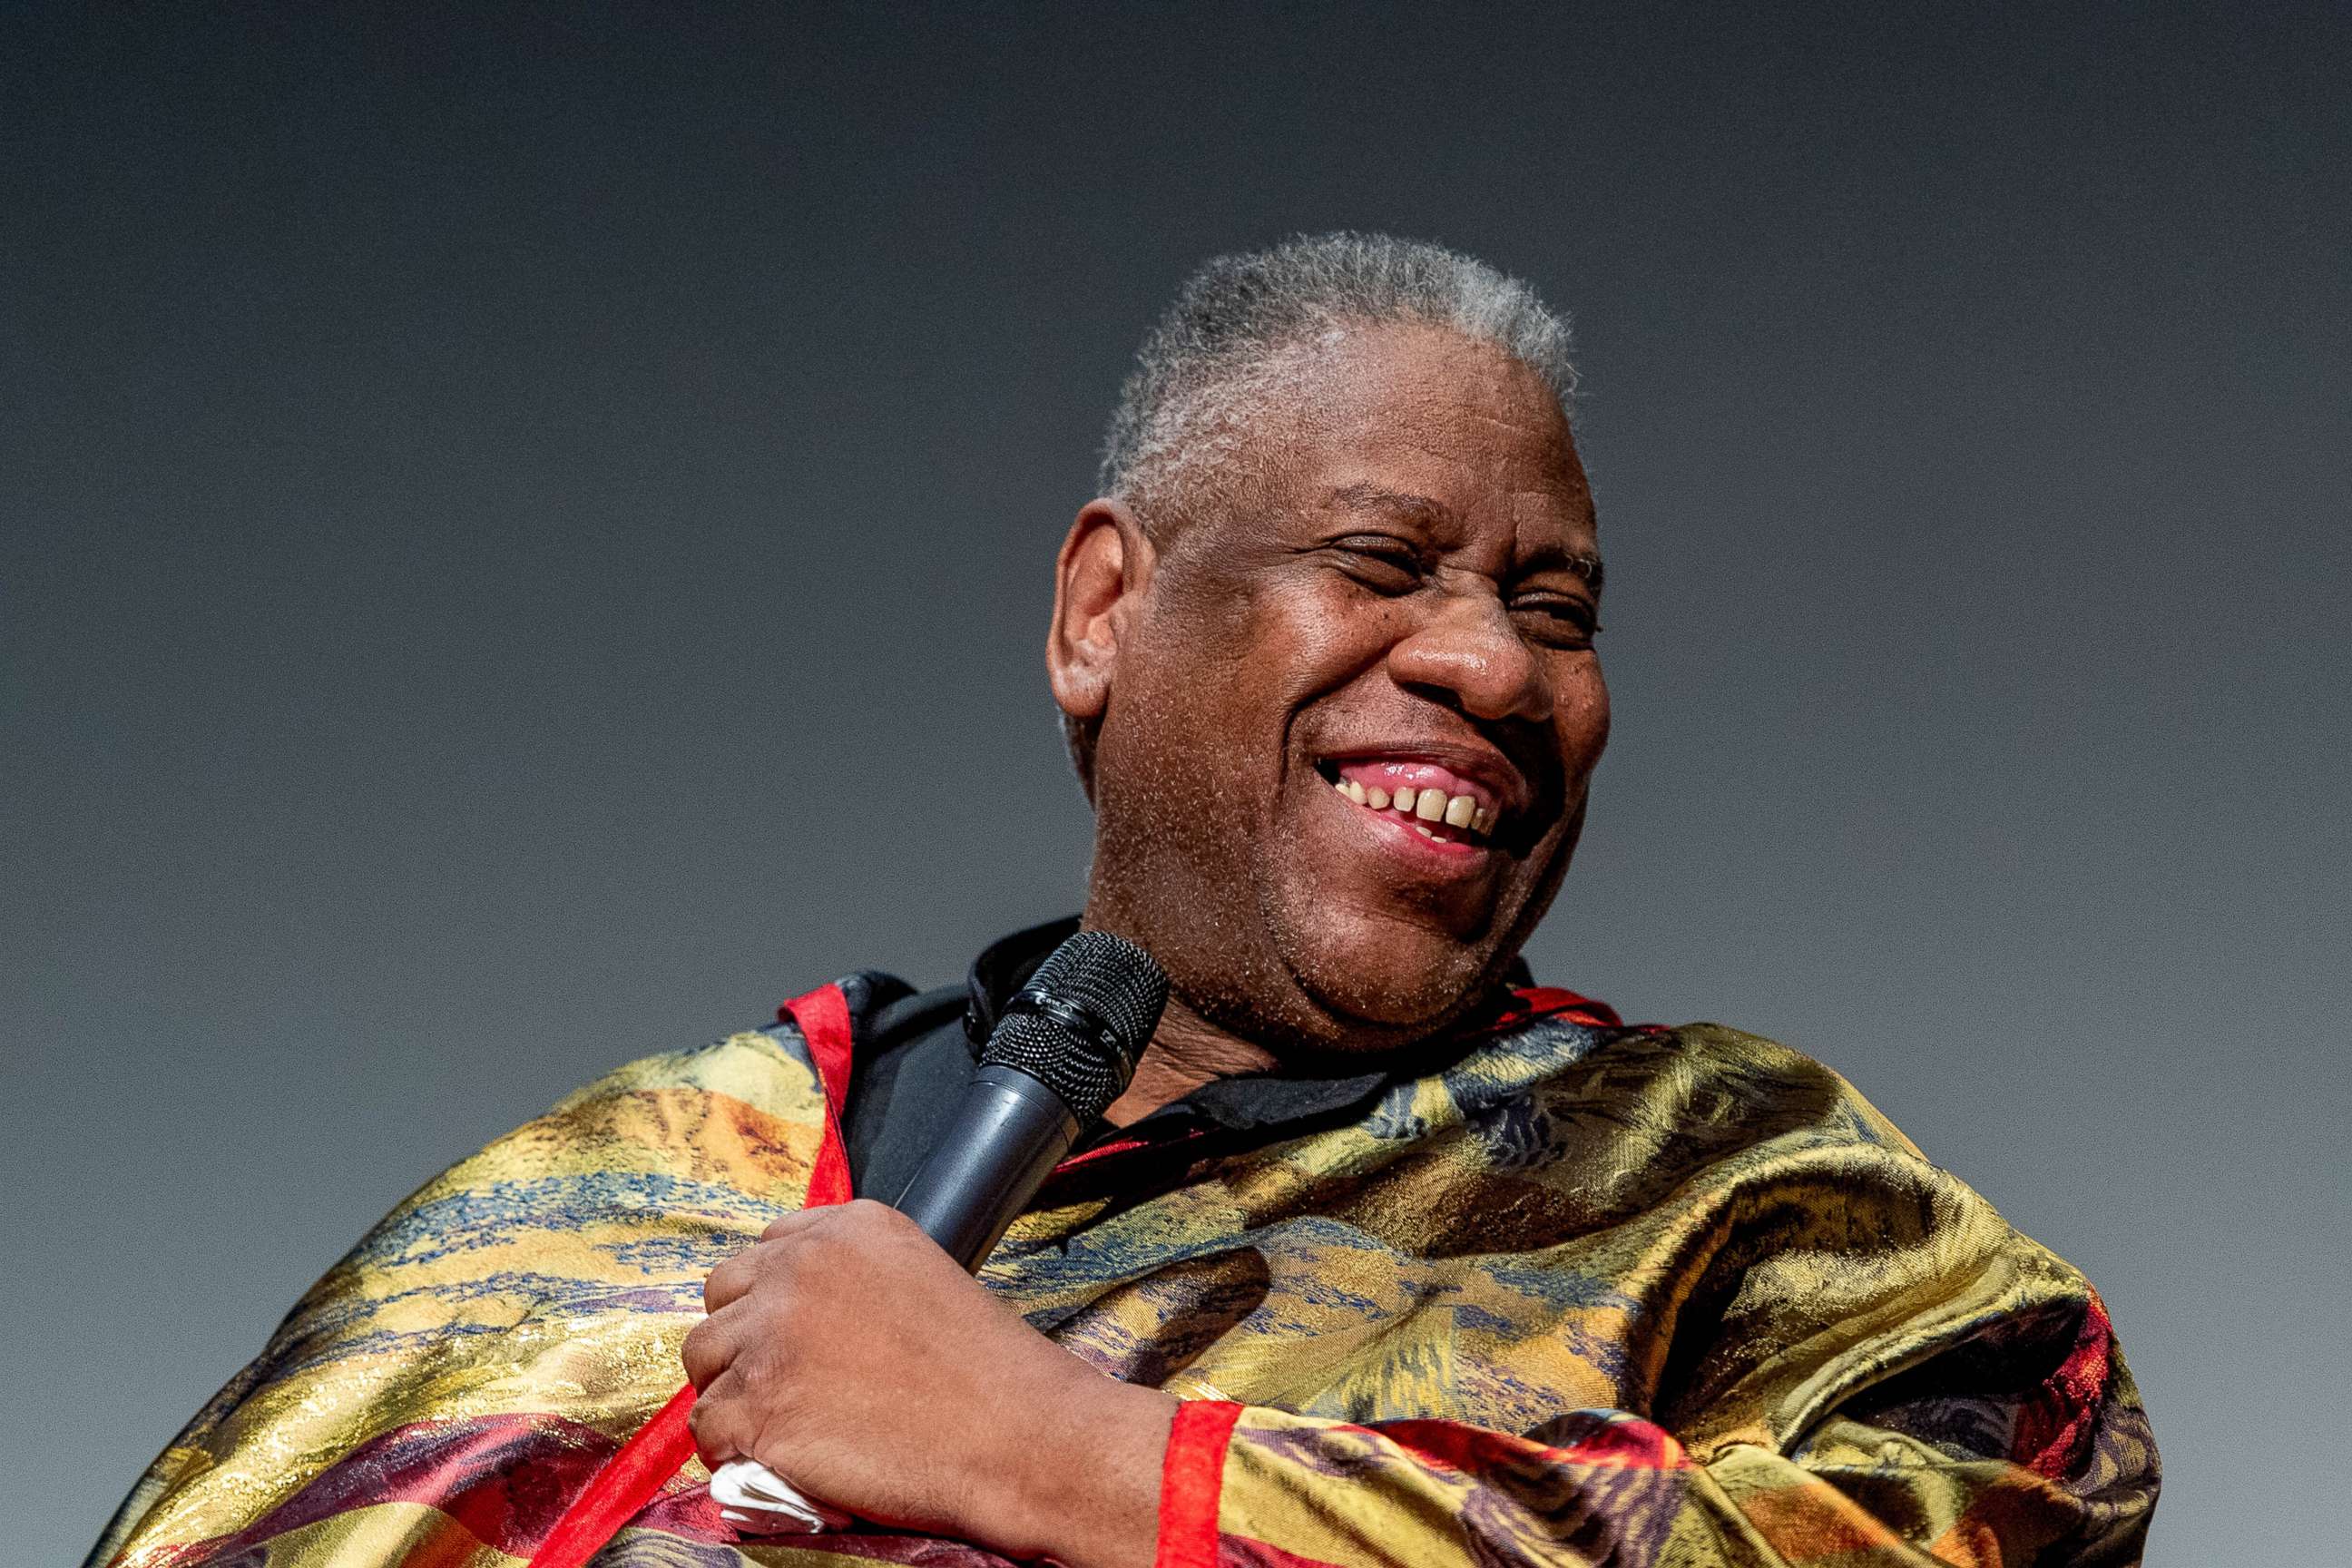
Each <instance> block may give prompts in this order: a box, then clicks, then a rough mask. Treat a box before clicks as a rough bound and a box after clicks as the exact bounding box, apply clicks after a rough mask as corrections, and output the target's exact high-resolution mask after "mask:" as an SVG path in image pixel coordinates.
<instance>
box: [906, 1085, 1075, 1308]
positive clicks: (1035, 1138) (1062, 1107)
mask: <svg viewBox="0 0 2352 1568" xmlns="http://www.w3.org/2000/svg"><path fill="white" fill-rule="evenodd" d="M1077 1136H1078V1119H1077V1118H1076V1117H1075V1116H1073V1115H1072V1114H1071V1113H1070V1108H1069V1106H1068V1105H1066V1104H1065V1103H1064V1102H1063V1100H1062V1097H1061V1096H1060V1095H1058V1094H1056V1093H1055V1092H1054V1091H1053V1090H1052V1089H1048V1088H1046V1087H1045V1085H1044V1084H1042V1083H1040V1082H1038V1081H1037V1080H1036V1079H1034V1078H1032V1077H1030V1076H1029V1075H1028V1074H1027V1073H1025V1072H1023V1071H1022V1070H1021V1069H1020V1068H1013V1067H1003V1066H998V1067H984V1068H981V1069H980V1070H979V1071H978V1072H975V1073H974V1074H972V1078H971V1088H970V1089H966V1090H965V1091H964V1097H963V1102H962V1103H961V1105H959V1106H958V1107H957V1108H956V1113H955V1119H954V1120H953V1121H950V1122H949V1123H948V1125H947V1127H946V1128H945V1130H944V1131H942V1132H941V1133H940V1138H939V1141H938V1142H936V1143H935V1144H933V1145H932V1148H931V1152H930V1154H929V1157H928V1158H926V1159H925V1160H924V1161H923V1163H922V1164H921V1166H920V1167H919V1168H918V1169H917V1170H916V1172H915V1173H914V1175H913V1177H912V1178H910V1179H909V1180H908V1183H907V1188H906V1191H904V1192H902V1193H900V1194H898V1202H896V1203H894V1204H892V1205H890V1206H891V1207H893V1208H895V1209H897V1210H898V1212H899V1213H900V1214H903V1215H906V1216H907V1217H908V1219H911V1220H913V1221H914V1222H915V1223H916V1224H917V1225H919V1226H922V1228H923V1234H924V1235H925V1236H928V1237H930V1238H931V1239H932V1240H933V1241H936V1242H938V1243H939V1244H940V1250H942V1251H944V1252H945V1253H946V1254H947V1255H948V1256H949V1257H950V1258H954V1259H955V1260H956V1261H957V1262H958V1263H961V1264H962V1265H963V1267H964V1270H965V1272H967V1273H971V1272H975V1271H977V1270H978V1269H979V1268H980V1266H981V1265H982V1263H985V1262H986V1261H988V1255H989V1254H990V1253H992V1252H993V1251H995V1250H996V1244H997V1242H998V1241H999V1240H1001V1239H1002V1238H1003V1235H1004V1232H1005V1230H1006V1228H1007V1227H1008V1226H1011V1225H1012V1224H1013V1220H1014V1219H1015V1218H1017V1217H1018V1216H1019V1215H1020V1213H1021V1211H1022V1210H1023V1209H1024V1208H1026V1207H1028V1206H1029V1200H1030V1199H1031V1198H1032V1197H1034V1196H1035V1195H1036V1193H1037V1189H1038V1188H1039V1187H1041V1186H1043V1185H1045V1178H1046V1177H1047V1176H1048V1175H1050V1174H1052V1173H1053V1170H1054V1167H1055V1165H1057V1164H1059V1163H1061V1160H1062V1156H1063V1155H1064V1154H1066V1153H1067V1152H1069V1148H1070V1145H1071V1143H1072V1142H1075V1141H1076V1138H1077Z"/></svg>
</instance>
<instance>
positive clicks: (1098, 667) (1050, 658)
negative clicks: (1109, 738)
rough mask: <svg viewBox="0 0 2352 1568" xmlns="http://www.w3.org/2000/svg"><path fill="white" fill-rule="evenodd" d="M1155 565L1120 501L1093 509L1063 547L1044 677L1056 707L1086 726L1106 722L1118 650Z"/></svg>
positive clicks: (1082, 513)
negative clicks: (1048, 682) (1096, 721)
mask: <svg viewBox="0 0 2352 1568" xmlns="http://www.w3.org/2000/svg"><path fill="white" fill-rule="evenodd" d="M1151 564H1152V558H1151V542H1150V540H1148V539H1146V538H1145V537H1144V535H1143V530H1142V529H1141V528H1140V527H1139V525H1138V524H1137V522H1136V521H1135V516H1134V514H1133V513H1132V512H1130V511H1129V510H1128V509H1127V507H1126V505H1125V503H1123V502H1120V501H1117V500H1107V499H1104V500H1091V501H1088V502H1087V504H1086V506H1085V507H1083V508H1082V509H1080V510H1079V512H1078V515H1077V518H1076V521H1073V522H1072V523H1071V524H1070V531H1069V534H1068V536H1067V537H1066V538H1065V539H1064V540H1063V541H1062V552H1061V555H1060V557H1059V558H1058V559H1057V560H1056V562H1055V573H1054V619H1053V624H1052V626H1051V627H1050V628H1049V630H1048V631H1047V633H1046V637H1045V672H1046V675H1047V678H1048V679H1050V680H1051V682H1052V684H1053V688H1054V700H1055V702H1056V703H1058V704H1059V705H1060V706H1061V710H1062V711H1063V712H1064V713H1066V714H1067V715H1069V716H1070V717H1071V718H1072V719H1075V720H1076V721H1079V722H1081V723H1091V722H1092V721H1095V720H1097V719H1099V718H1101V717H1102V713H1103V710H1104V709H1105V708H1106V707H1107V706H1108V704H1109V701H1110V686H1111V675H1112V671H1113V670H1114V668H1116V667H1117V665H1118V651H1119V642H1120V639H1121V637H1123V636H1125V635H1126V632H1127V629H1128V626H1129V623H1130V621H1131V620H1132V612H1133V607H1134V605H1135V602H1136V599H1137V597H1138V596H1139V595H1140V594H1141V593H1142V592H1143V590H1144V588H1145V587H1146V585H1147V584H1149V583H1150V576H1151Z"/></svg>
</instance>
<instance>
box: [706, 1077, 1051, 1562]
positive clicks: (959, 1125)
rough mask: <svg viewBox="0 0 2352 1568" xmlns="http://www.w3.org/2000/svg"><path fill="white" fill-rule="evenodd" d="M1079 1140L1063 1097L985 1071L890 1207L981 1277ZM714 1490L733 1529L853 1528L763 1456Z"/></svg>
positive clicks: (721, 1473) (727, 1468) (723, 1474)
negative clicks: (1015, 1223) (981, 1270)
mask: <svg viewBox="0 0 2352 1568" xmlns="http://www.w3.org/2000/svg"><path fill="white" fill-rule="evenodd" d="M1077 1136H1078V1119H1077V1118H1076V1117H1075V1116H1073V1115H1072V1114H1070V1108H1069V1106H1068V1105H1067V1104H1066V1103H1065V1102H1064V1101H1063V1100H1062V1097H1061V1096H1060V1095H1058V1094H1056V1093H1055V1092H1054V1091H1053V1090H1052V1089H1048V1088H1046V1087H1045V1085H1044V1084H1042V1083H1040V1082H1038V1081H1037V1080H1036V1079H1034V1078H1032V1077H1030V1076H1029V1075H1028V1074H1027V1073H1025V1072H1023V1071H1022V1070H1021V1069H1020V1068H1011V1067H1002V1066H998V1067H984V1068H981V1069H980V1070H979V1071H978V1072H975V1073H974V1074H972V1078H971V1088H970V1089H966V1090H965V1091H964V1097H963V1102H962V1103H961V1105H959V1106H958V1107H957V1108H956V1113H955V1118H954V1120H953V1121H950V1122H949V1123H948V1125H947V1128H946V1130H945V1131H943V1132H942V1133H941V1135H940V1141H939V1142H938V1143H936V1144H935V1145H933V1147H932V1149H931V1152H930V1154H929V1156H928V1157H926V1158H925V1160H924V1161H923V1163H922V1164H921V1166H920V1167H919V1168H918V1169H917V1170H916V1172H915V1174H914V1176H913V1177H912V1178H911V1179H910V1180H909V1181H908V1183H907V1188H906V1191H904V1192H902V1193H900V1194H898V1202H897V1203H895V1204H893V1205H890V1206H891V1207H893V1208H895V1209H897V1210H898V1212H899V1213H900V1214H903V1215H906V1216H907V1217H908V1218H909V1219H911V1220H913V1221H914V1222H915V1223H916V1224H917V1225H919V1226H922V1229H923V1234H924V1235H925V1236H928V1237H930V1238H931V1239H932V1240H933V1241H936V1242H938V1243H939V1244H940V1249H941V1250H942V1251H944V1252H946V1253H947V1255H948V1256H949V1257H950V1258H954V1259H955V1260H956V1261H957V1262H958V1263H961V1265H963V1267H964V1269H965V1271H966V1272H967V1273H969V1272H971V1271H973V1270H976V1269H978V1268H980V1266H981V1265H982V1263H984V1262H986V1261H987V1260H988V1255H989V1254H990V1253H991V1252H993V1251H995V1250H996V1244H997V1242H998V1241H999V1240H1001V1239H1003V1236H1004V1232H1005V1229H1006V1227H1007V1226H1011V1225H1012V1223H1013V1220H1014V1219H1015V1218H1016V1217H1017V1216H1018V1215H1020V1213H1021V1211H1022V1210H1023V1209H1024V1208H1026V1207H1027V1206H1028V1205H1029V1200H1030V1199H1031V1198H1032V1197H1034V1196H1035V1195H1036V1192H1037V1189H1038V1188H1039V1187H1041V1186H1043V1185H1044V1184H1045V1178H1046V1176H1047V1175H1049V1174H1051V1173H1052V1172H1053V1169H1054V1167H1055V1165H1057V1164H1059V1163H1061V1160H1062V1156H1063V1155H1064V1154H1066V1153H1067V1152H1069V1148H1070V1145H1071V1143H1072V1142H1075V1141H1076V1138H1077ZM710 1491H711V1495H712V1497H714V1498H715V1499H717V1500H719V1508H720V1512H721V1515H722V1517H724V1518H725V1519H726V1520H727V1521H728V1522H730V1524H745V1525H756V1524H761V1523H765V1524H766V1525H767V1526H768V1528H769V1529H771V1530H776V1529H782V1530H785V1531H794V1532H799V1533H815V1532H818V1531H839V1530H845V1529H847V1528H848V1527H849V1524H850V1523H851V1521H850V1520H849V1518H848V1516H847V1515H845V1514H843V1513H840V1512H839V1511H837V1510H834V1509H830V1508H827V1507H826V1506H825V1505H824V1504H823V1503H820V1502H818V1501H816V1500H814V1499H813V1498H811V1497H809V1496H808V1495H807V1494H806V1493H804V1492H803V1491H802V1490H801V1489H799V1488H797V1487H795V1486H793V1484H792V1482H790V1481H788V1480H786V1479H784V1478H783V1477H782V1476H780V1475H778V1474H776V1473H775V1472H774V1471H773V1470H772V1469H770V1468H768V1467H766V1466H765V1465H762V1464H761V1463H760V1462H759V1461H758V1460H756V1459H730V1460H729V1461H728V1462H727V1463H726V1464H723V1465H721V1466H719V1468H718V1469H717V1470H716V1471H715V1472H713V1474H712V1475H711V1478H710ZM760 1515H765V1516H766V1519H765V1521H762V1520H761V1519H760V1518H758V1517H757V1516H760Z"/></svg>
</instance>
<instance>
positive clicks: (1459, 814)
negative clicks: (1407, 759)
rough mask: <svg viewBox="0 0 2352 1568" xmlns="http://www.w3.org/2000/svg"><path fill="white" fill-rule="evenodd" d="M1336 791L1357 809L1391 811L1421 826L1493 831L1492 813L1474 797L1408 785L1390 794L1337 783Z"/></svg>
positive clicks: (1373, 787)
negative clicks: (1433, 825) (1418, 821)
mask: <svg viewBox="0 0 2352 1568" xmlns="http://www.w3.org/2000/svg"><path fill="white" fill-rule="evenodd" d="M1336 787H1337V788H1338V790H1339V793H1340V794H1341V795H1346V796H1347V797H1348V798H1349V800H1352V801H1354V802H1355V803H1356V804H1357V805H1366V806H1370V807H1371V809H1373V810H1374V811H1387V810H1389V809H1390V808H1391V807H1393V808H1395V809H1396V810H1398V811H1401V812H1403V813H1404V814H1405V815H1406V816H1412V817H1415V818H1417V819H1419V820H1420V821H1422V822H1443V823H1444V824H1445V826H1448V827H1466V828H1468V829H1469V830H1470V831H1471V832H1473V833H1480V834H1484V833H1491V832H1493V831H1494V827H1495V812H1494V809H1493V808H1492V807H1490V806H1484V805H1479V804H1478V801H1477V797H1476V796H1475V795H1447V794H1446V793H1445V792H1444V790H1442V789H1415V788H1413V787H1412V785H1411V784H1406V785H1403V786H1402V787H1400V788H1399V789H1397V790H1396V791H1395V792H1394V793H1393V794H1391V792H1389V791H1387V790H1384V789H1382V788H1381V786H1380V785H1378V784H1370V785H1365V784H1358V783H1357V782H1356V781H1355V780H1354V779H1341V780H1340V781H1339V784H1338V785H1337V786H1336Z"/></svg>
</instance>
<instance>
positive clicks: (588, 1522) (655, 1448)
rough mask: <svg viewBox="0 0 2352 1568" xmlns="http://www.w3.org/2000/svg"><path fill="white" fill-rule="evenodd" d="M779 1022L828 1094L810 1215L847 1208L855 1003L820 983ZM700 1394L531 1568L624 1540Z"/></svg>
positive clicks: (674, 1461) (606, 1475)
mask: <svg viewBox="0 0 2352 1568" xmlns="http://www.w3.org/2000/svg"><path fill="white" fill-rule="evenodd" d="M776 1017H777V1021H778V1022H780V1023H782V1022H789V1023H792V1024H793V1025H795V1026H797V1027H798V1028H799V1029H800V1032H801V1036H802V1037H803V1039H805V1040H806V1041H807V1042H808V1047H809V1059H810V1062H811V1064H812V1065H813V1066H814V1068H815V1069H816V1078H817V1084H818V1087H819V1088H821V1089H823V1090H824V1136H823V1138H822V1139H820V1140H819V1142H818V1144H817V1152H816V1163H815V1165H814V1168H813V1169H812V1170H811V1171H810V1173H809V1186H808V1194H807V1195H806V1196H805V1197H804V1198H803V1200H802V1202H801V1206H802V1207H803V1208H804V1209H813V1208H824V1207H825V1206H827V1205H832V1204H842V1203H847V1202H848V1201H849V1196H850V1185H849V1153H848V1151H847V1149H846V1148H845V1146H844V1145H843V1143H842V1140H841V1107H842V1103H843V1100H845V1097H846V1096H847V1094H848V1092H849V1068H850V1047H851V1034H850V1028H849V998H848V997H846V996H845V995H843V994H842V991H841V987H840V986H838V985H820V986H819V987H817V988H816V989H815V990H814V991H812V992H810V993H808V994H806V995H804V996H795V997H793V999H792V1000H791V1001H789V1002H787V1003H785V1004H784V1005H782V1007H779V1008H778V1009H776ZM693 1411H694V1389H693V1387H692V1386H691V1385H689V1386H688V1387H685V1388H681V1389H679V1390H678V1391H677V1393H676V1394H672V1395H671V1396H670V1401H669V1403H668V1404H667V1405H663V1406H662V1407H661V1409H659V1410H658V1411H656V1412H655V1414H654V1418H653V1419H652V1420H650V1421H648V1422H646V1424H645V1425H644V1426H641V1427H639V1428H638V1429H637V1435H636V1436H634V1437H632V1438H630V1439H629V1440H628V1441H627V1442H626V1443H625V1444H623V1445H622V1447H621V1451H620V1452H619V1453H617V1454H615V1455H614V1456H613V1458H611V1459H610V1460H609V1461H607V1462H606V1464H605V1465H604V1468H602V1469H600V1470H598V1471H597V1472H596V1473H595V1475H593V1477H591V1478H590V1479H589V1481H588V1485H587V1486H586V1488H585V1489H583V1490H582V1492H581V1493H580V1495H579V1496H578V1497H576V1498H574V1499H572V1506H571V1507H570V1508H568V1509H566V1510H564V1511H563V1517H562V1519H560V1520H558V1521H556V1522H555V1528H554V1529H553V1530H551V1531H548V1532H547V1539H546V1540H545V1541H543V1542H541V1543H540V1548H539V1550H538V1551H537V1552H533V1553H532V1554H531V1559H530V1568H585V1565H586V1563H587V1562H588V1560H589V1559H590V1558H591V1557H593V1556H595V1555H596V1553H597V1552H600V1551H602V1550H603V1549H604V1543H605V1542H608V1541H610V1540H612V1539H613V1537H614V1536H615V1535H618V1534H619V1533H620V1532H621V1531H622V1530H623V1529H624V1528H625V1526H626V1525H627V1524H628V1522H629V1521H631V1520H633V1519H635V1518H636V1517H637V1515H638V1514H639V1513H640V1512H642V1511H643V1510H644V1509H645V1507H646V1504H648V1503H650V1502H652V1501H653V1500H655V1499H656V1497H658V1496H660V1495H661V1489H662V1488H663V1487H664V1486H666V1485H667V1484H668V1482H669V1479H670V1478H671V1477H672V1476H675V1475H677V1472H678V1470H679V1469H680V1468H683V1467H684V1466H685V1464H686V1462H687V1461H688V1459H691V1458H694V1428H693V1426H691V1425H690V1417H691V1416H692V1415H693Z"/></svg>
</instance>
